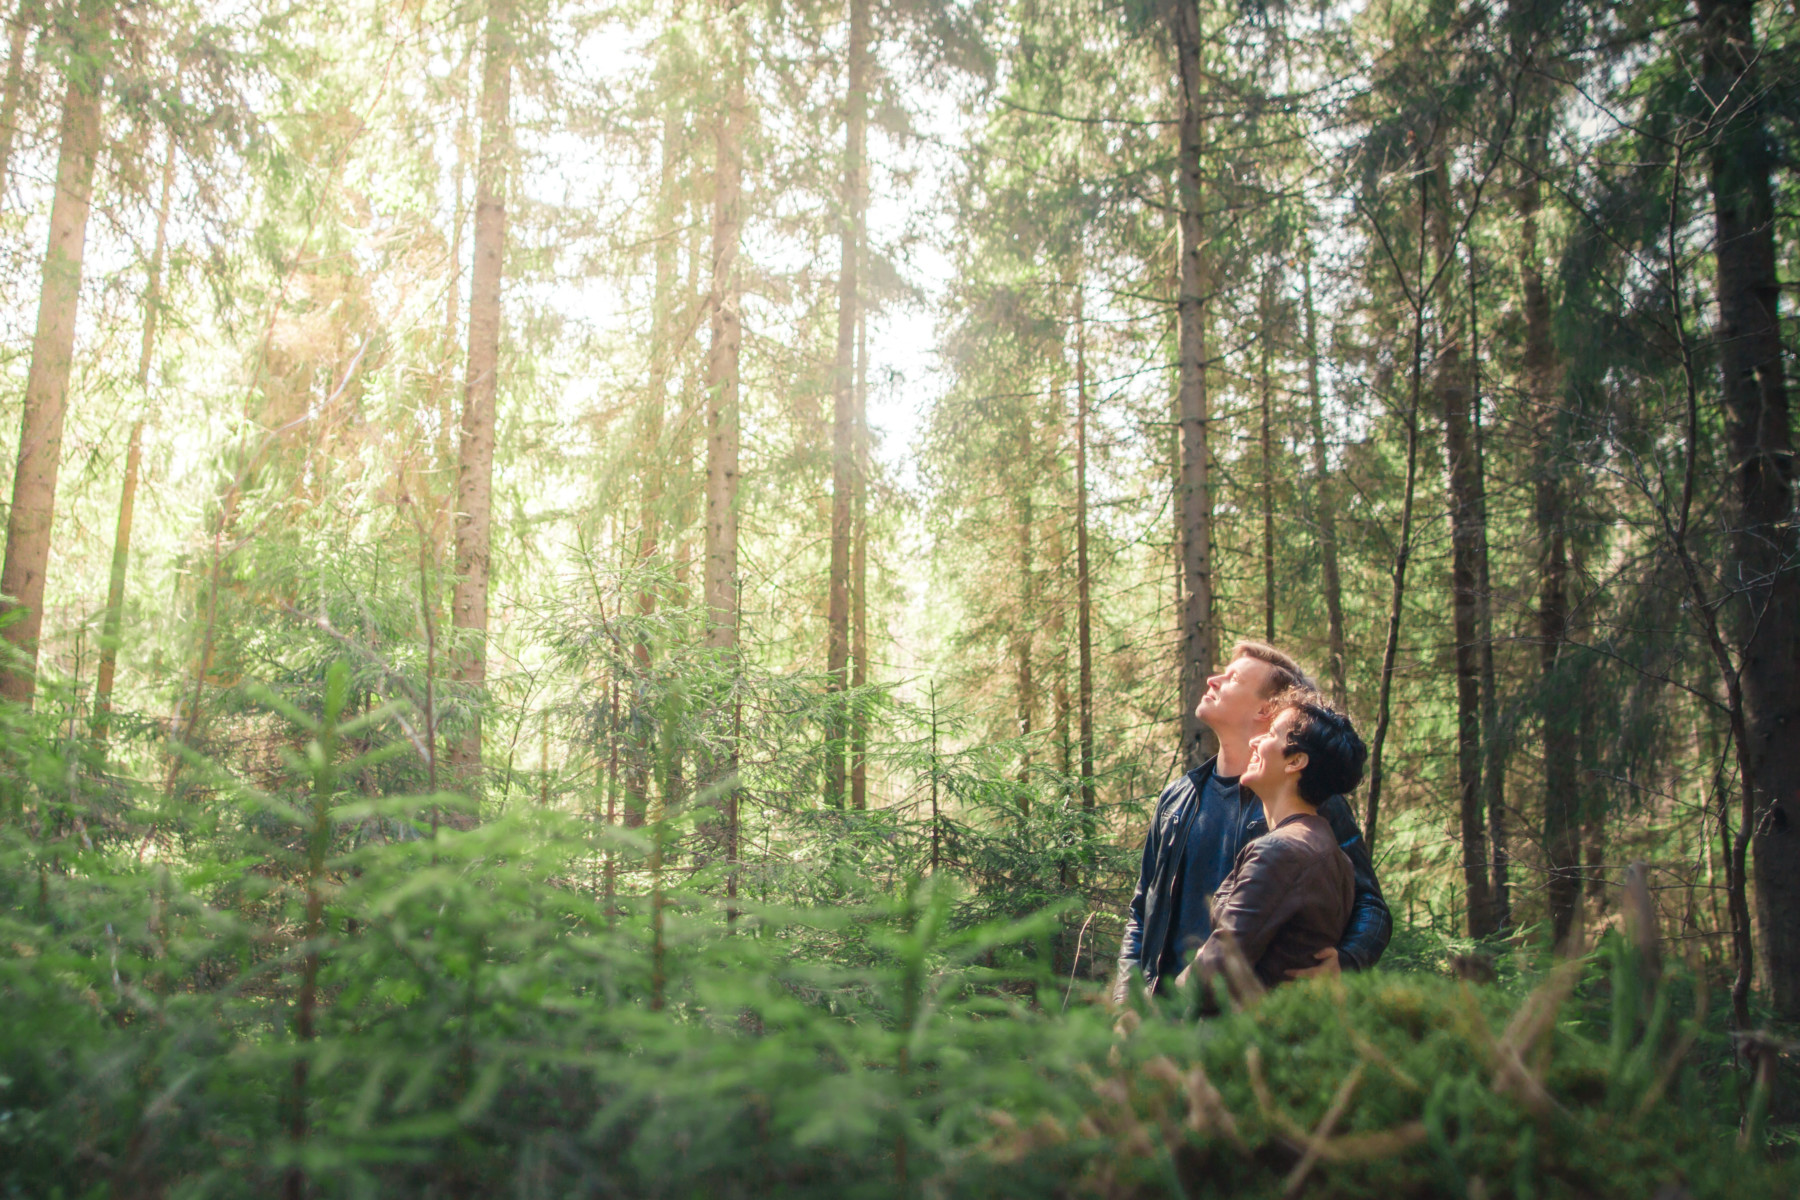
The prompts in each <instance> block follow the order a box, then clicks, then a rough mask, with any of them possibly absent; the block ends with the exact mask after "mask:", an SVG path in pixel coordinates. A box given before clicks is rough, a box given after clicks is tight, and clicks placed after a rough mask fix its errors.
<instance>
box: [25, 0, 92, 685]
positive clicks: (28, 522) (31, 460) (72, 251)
mask: <svg viewBox="0 0 1800 1200" xmlns="http://www.w3.org/2000/svg"><path fill="white" fill-rule="evenodd" d="M105 14H106V9H105V7H104V5H102V4H100V3H98V2H97V0H83V3H82V4H81V7H80V9H79V11H78V12H77V14H76V17H75V21H74V23H73V26H72V29H71V33H72V37H73V41H74V44H73V45H72V46H70V48H69V63H68V68H67V76H68V78H67V85H66V88H65V90H64V93H63V111H62V131H61V135H60V143H59V148H58V150H57V162H56V197H55V199H54V200H53V201H52V203H51V207H50V242H49V246H48V247H47V248H46V250H45V252H44V267H43V276H42V281H41V283H40V286H39V291H38V316H37V332H36V334H35V336H34V337H33V338H32V342H31V366H30V369H29V371H28V373H27V374H26V377H25V405H24V417H23V419H22V421H21V422H20V428H19V462H18V467H17V470H16V471H15V473H14V475H13V493H12V508H11V510H10V511H9V512H8V513H7V518H6V558H5V563H4V566H0V611H6V610H10V609H13V608H19V609H23V610H24V611H23V612H21V613H20V614H19V615H18V618H17V619H16V620H14V621H13V622H11V623H10V624H8V625H7V626H6V627H5V629H4V630H0V636H4V637H5V638H6V640H7V641H9V642H11V643H12V644H13V645H14V646H15V647H17V648H18V650H19V651H20V652H21V654H22V655H23V656H24V658H25V659H26V662H25V663H22V664H19V665H17V666H16V667H12V666H9V667H8V668H7V669H4V670H0V697H5V698H6V699H8V700H12V701H16V702H17V703H20V704H25V705H29V704H30V703H31V701H32V696H33V693H34V692H35V690H36V687H37V663H38V635H39V633H40V632H41V631H42V629H43V622H44V572H45V569H46V568H47V567H48V566H49V562H50V530H51V523H52V521H53V520H54V518H55V513H56V476H57V470H58V468H59V467H60V465H61V460H62V435H63V419H64V417H65V416H66V415H67V414H68V407H69V368H70V365H71V363H72V361H73V359H74V356H75V315H76V309H77V307H78V302H79V300H80V297H81V268H82V255H83V253H84V251H85V249H86V245H87V224H88V206H89V203H90V201H91V199H92V193H93V185H94V163H95V160H96V159H97V158H98V157H99V153H100V106H101V96H102V91H103V89H104V82H105V74H106V69H107V66H108V62H107V55H108V53H109V51H110V45H111V43H110V41H109V39H108V38H107V36H106V31H105V29H104V28H103V25H104V19H105Z"/></svg>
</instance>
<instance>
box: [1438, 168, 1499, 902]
mask: <svg viewBox="0 0 1800 1200" xmlns="http://www.w3.org/2000/svg"><path fill="white" fill-rule="evenodd" d="M1433 177H1434V187H1433V192H1434V195H1435V198H1436V203H1434V204H1433V205H1432V206H1431V237H1432V243H1433V245H1434V247H1435V251H1436V254H1437V259H1438V262H1439V263H1448V262H1449V261H1450V259H1451V258H1452V256H1454V255H1455V253H1456V246H1455V241H1454V239H1453V237H1452V236H1451V232H1450V224H1451V204H1452V201H1451V195H1450V173H1449V170H1448V169H1447V167H1446V166H1445V164H1444V161H1443V159H1442V158H1440V159H1439V160H1438V163H1437V169H1436V171H1435V172H1433ZM1440 277H1441V279H1442V280H1443V282H1442V285H1441V286H1442V289H1443V297H1444V299H1443V302H1442V303H1441V304H1439V305H1438V312H1439V319H1438V326H1439V330H1440V332H1439V339H1440V340H1439V347H1438V359H1437V363H1436V367H1435V372H1434V378H1433V381H1432V382H1433V387H1434V389H1435V390H1436V392H1437V400H1438V406H1439V410H1440V412H1441V415H1442V417H1443V422H1444V458H1445V466H1446V468H1447V475H1448V481H1449V488H1448V492H1449V499H1450V613H1451V630H1452V633H1453V635H1454V637H1455V639H1456V776H1457V814H1458V818H1459V823H1460V830H1459V832H1460V834H1461V839H1462V873H1463V888H1464V894H1465V896H1466V897H1467V905H1466V912H1467V917H1466V920H1467V925H1468V930H1469V936H1471V937H1486V936H1487V935H1489V934H1491V933H1493V932H1494V930H1495V928H1496V925H1495V922H1494V916H1493V904H1492V901H1491V900H1490V898H1489V897H1490V893H1489V890H1488V846H1487V817H1486V814H1485V813H1484V812H1483V811H1482V790H1481V637H1480V630H1479V621H1478V620H1477V617H1478V615H1479V614H1478V613H1477V611H1476V610H1477V604H1478V600H1479V596H1478V591H1477V582H1478V579H1479V576H1480V572H1481V563H1480V560H1481V558H1482V554H1481V550H1482V545H1483V542H1484V541H1485V538H1484V536H1483V531H1482V528H1481V509H1482V487H1481V474H1480V463H1479V462H1478V461H1477V459H1476V455H1475V436H1474V426H1473V423H1472V420H1471V417H1470V409H1471V405H1472V400H1473V389H1472V388H1471V387H1470V373H1471V370H1472V368H1471V366H1470V364H1469V361H1468V360H1467V359H1465V357H1464V355H1463V332H1464V330H1463V324H1464V322H1463V316H1464V310H1463V309H1462V308H1461V307H1459V306H1458V305H1457V304H1455V303H1454V302H1453V301H1452V300H1451V297H1450V292H1451V287H1450V280H1451V279H1452V278H1453V275H1452V274H1451V273H1450V272H1449V271H1441V272H1440Z"/></svg>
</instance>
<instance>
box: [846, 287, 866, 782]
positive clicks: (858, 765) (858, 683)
mask: <svg viewBox="0 0 1800 1200" xmlns="http://www.w3.org/2000/svg"><path fill="white" fill-rule="evenodd" d="M855 427H856V517H855V521H856V528H855V531H854V538H855V543H854V545H853V547H852V550H851V554H850V687H851V689H852V690H853V691H856V692H857V693H858V694H860V693H861V690H862V689H863V688H864V687H867V686H868V683H869V319H868V313H866V312H862V311H859V312H858V313H857V321H856V414H855ZM868 749H869V714H868V708H867V706H866V705H865V704H864V703H863V702H862V701H861V700H860V699H859V700H858V701H857V702H856V706H855V707H854V708H853V709H852V710H851V712H850V807H851V808H853V809H855V810H856V811H858V812H861V811H863V810H864V809H866V808H868V807H869V763H868Z"/></svg>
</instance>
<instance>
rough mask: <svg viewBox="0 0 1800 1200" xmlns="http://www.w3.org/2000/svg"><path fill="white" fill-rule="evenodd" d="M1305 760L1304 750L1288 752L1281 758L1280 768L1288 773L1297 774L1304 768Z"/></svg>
mask: <svg viewBox="0 0 1800 1200" xmlns="http://www.w3.org/2000/svg"><path fill="white" fill-rule="evenodd" d="M1306 761H1307V759H1306V753H1305V751H1301V752H1299V753H1297V754H1290V755H1288V756H1287V757H1286V758H1284V759H1282V760H1281V769H1282V770H1283V771H1286V772H1287V773H1288V774H1289V775H1298V774H1299V773H1300V772H1302V771H1304V770H1306Z"/></svg>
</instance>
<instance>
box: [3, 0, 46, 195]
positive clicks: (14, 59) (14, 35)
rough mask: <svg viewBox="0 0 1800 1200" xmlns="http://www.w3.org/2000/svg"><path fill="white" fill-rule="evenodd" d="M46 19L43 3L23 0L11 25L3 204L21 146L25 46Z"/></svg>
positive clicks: (5, 96) (5, 94)
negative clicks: (17, 150) (15, 157)
mask: <svg viewBox="0 0 1800 1200" xmlns="http://www.w3.org/2000/svg"><path fill="white" fill-rule="evenodd" d="M42 19H43V10H42V8H41V6H40V3H39V0H19V9H18V11H17V12H15V13H14V14H13V16H12V20H11V21H9V22H7V24H8V25H9V26H10V28H9V29H8V31H7V55H6V80H5V82H4V83H0V204H3V203H4V202H5V196H6V189H7V185H8V184H9V183H11V181H12V154H13V148H14V146H16V145H17V144H18V140H19V126H20V125H21V124H22V123H23V121H22V114H21V113H20V111H19V109H20V106H21V104H22V102H23V101H24V98H25V79H26V76H25V43H26V39H27V38H29V37H30V35H31V30H32V28H33V27H34V26H35V25H36V24H37V23H38V22H39V21H40V20H42Z"/></svg>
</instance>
